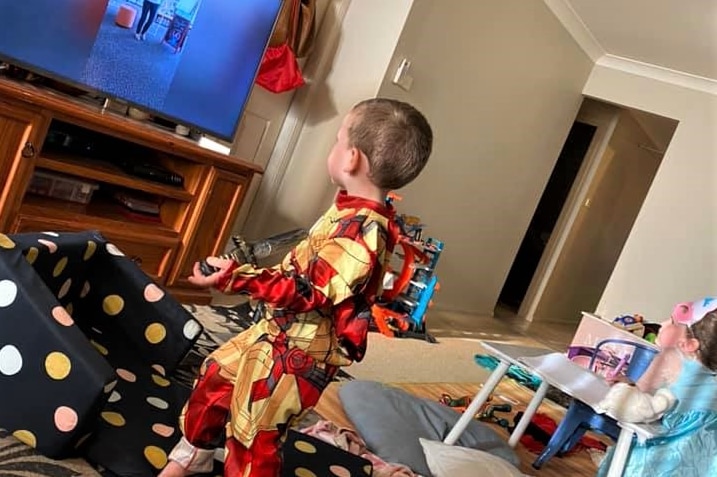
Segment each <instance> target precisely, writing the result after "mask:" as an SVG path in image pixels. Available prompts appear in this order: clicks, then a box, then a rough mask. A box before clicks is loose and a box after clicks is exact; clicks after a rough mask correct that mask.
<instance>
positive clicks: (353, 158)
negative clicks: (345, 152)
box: [344, 147, 363, 174]
mask: <svg viewBox="0 0 717 477" xmlns="http://www.w3.org/2000/svg"><path fill="white" fill-rule="evenodd" d="M362 160H363V153H362V152H361V150H360V149H359V148H357V147H352V148H351V149H350V154H349V157H348V159H347V161H346V165H345V167H344V171H345V172H347V173H349V174H352V173H354V172H356V171H357V170H358V169H359V167H361V161H362Z"/></svg>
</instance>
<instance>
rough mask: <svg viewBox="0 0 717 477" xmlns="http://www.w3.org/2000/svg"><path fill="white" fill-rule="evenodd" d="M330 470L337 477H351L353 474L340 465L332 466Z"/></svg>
mask: <svg viewBox="0 0 717 477" xmlns="http://www.w3.org/2000/svg"><path fill="white" fill-rule="evenodd" d="M329 470H330V471H331V474H333V475H335V476H336V477H351V472H349V470H348V469H347V468H346V467H341V466H340V465H332V466H331V467H329Z"/></svg>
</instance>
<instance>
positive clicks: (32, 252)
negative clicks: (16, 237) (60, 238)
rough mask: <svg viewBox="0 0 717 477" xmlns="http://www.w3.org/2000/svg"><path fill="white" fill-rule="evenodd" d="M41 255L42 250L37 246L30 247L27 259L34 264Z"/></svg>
mask: <svg viewBox="0 0 717 477" xmlns="http://www.w3.org/2000/svg"><path fill="white" fill-rule="evenodd" d="M38 255H40V251H39V250H38V249H37V248H36V247H30V248H29V249H28V250H27V254H26V255H25V259H26V260H27V262H28V263H29V264H30V265H32V264H33V263H35V260H37V256H38Z"/></svg>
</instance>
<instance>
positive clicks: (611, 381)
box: [605, 373, 633, 386]
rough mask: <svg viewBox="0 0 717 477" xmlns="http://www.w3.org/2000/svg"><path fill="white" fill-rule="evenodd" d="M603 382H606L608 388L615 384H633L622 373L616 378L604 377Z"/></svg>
mask: <svg viewBox="0 0 717 477" xmlns="http://www.w3.org/2000/svg"><path fill="white" fill-rule="evenodd" d="M605 381H607V383H608V384H609V385H610V386H612V385H614V384H617V383H626V384H633V382H632V381H630V379H629V378H628V377H627V376H625V375H624V374H622V373H618V374H617V376H610V375H608V376H605Z"/></svg>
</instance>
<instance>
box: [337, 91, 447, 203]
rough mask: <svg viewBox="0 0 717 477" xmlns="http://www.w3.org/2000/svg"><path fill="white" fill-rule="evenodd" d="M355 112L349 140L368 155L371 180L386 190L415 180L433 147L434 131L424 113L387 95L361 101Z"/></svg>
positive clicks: (397, 187)
mask: <svg viewBox="0 0 717 477" xmlns="http://www.w3.org/2000/svg"><path fill="white" fill-rule="evenodd" d="M351 112H352V115H353V118H352V122H351V125H350V127H349V131H348V136H349V144H350V145H351V146H352V147H356V148H357V149H358V150H360V151H361V152H363V153H364V154H365V155H366V157H367V158H368V161H369V164H370V173H369V178H370V179H371V181H372V182H373V183H374V184H375V185H376V186H377V187H380V188H381V189H384V190H395V189H400V188H401V187H403V186H405V185H406V184H408V183H410V182H411V181H413V180H414V179H415V178H416V177H417V176H418V174H420V172H421V171H422V170H423V168H424V166H425V165H426V163H427V162H428V157H429V156H430V155H431V149H432V147H433V132H432V130H431V126H430V125H429V124H428V121H427V120H426V118H425V117H424V116H423V114H421V113H420V112H419V111H418V110H417V109H416V108H414V107H413V106H411V105H410V104H408V103H404V102H402V101H398V100H394V99H387V98H374V99H368V100H365V101H361V102H360V103H358V104H357V105H356V106H354V107H353V109H352V110H351Z"/></svg>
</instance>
